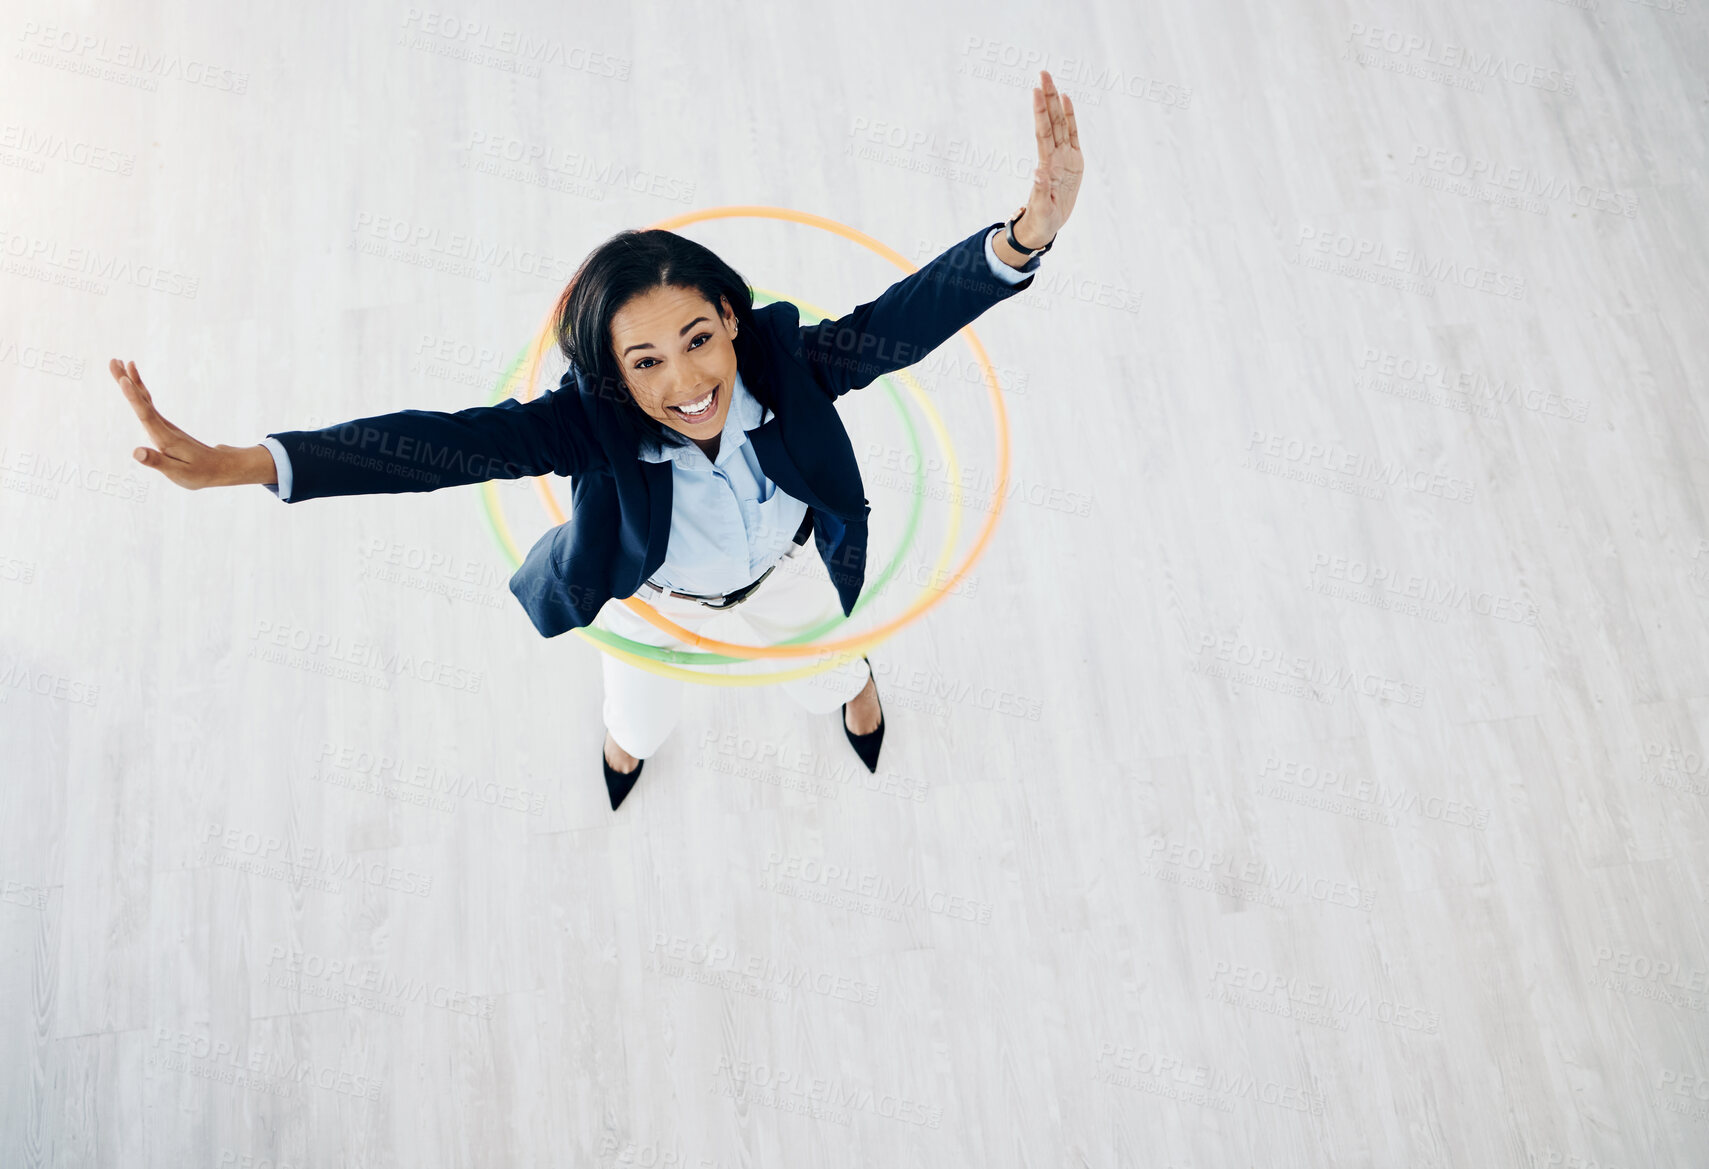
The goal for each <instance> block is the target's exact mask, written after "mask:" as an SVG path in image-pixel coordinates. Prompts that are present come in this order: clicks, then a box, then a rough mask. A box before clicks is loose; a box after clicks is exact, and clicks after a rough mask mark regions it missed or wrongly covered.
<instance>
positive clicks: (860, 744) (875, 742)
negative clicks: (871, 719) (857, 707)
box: [843, 656, 884, 772]
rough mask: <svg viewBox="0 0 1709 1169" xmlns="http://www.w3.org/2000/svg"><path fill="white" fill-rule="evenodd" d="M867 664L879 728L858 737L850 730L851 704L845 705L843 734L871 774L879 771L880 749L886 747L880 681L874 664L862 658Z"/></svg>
mask: <svg viewBox="0 0 1709 1169" xmlns="http://www.w3.org/2000/svg"><path fill="white" fill-rule="evenodd" d="M860 660H861V661H863V662H866V674H867V677H869V678H871V679H872V696H873V698H875V699H877V700H878V726H877V727H875V728H873V729H872V730H870V731H868V732H867V733H866V734H864V735H857V734H855V733H854V732H853V731H851V730H849V704H848V703H846V702H845V703H843V734H844V735H846V736H847V737H848V740H849V746H851V747H853V748H854V749H855V754H856V755H859V756H860V761H861V762H862V763H864V764H866V769H867V770H868V771H871V772H876V771H877V770H878V749H879V747H881V746H883V745H884V700H883V699H880V698H878V679H877V677H875V676H874V675H873V673H872V663H871V662H870V661H867V659H866V658H865V657H864V656H862V658H861V659H860Z"/></svg>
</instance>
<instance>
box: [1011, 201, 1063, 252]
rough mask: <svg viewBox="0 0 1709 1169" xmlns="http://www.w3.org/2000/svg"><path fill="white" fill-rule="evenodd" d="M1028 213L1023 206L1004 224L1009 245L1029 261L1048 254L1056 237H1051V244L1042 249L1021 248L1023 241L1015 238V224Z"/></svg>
mask: <svg viewBox="0 0 1709 1169" xmlns="http://www.w3.org/2000/svg"><path fill="white" fill-rule="evenodd" d="M1026 213H1027V209H1026V208H1025V207H1024V206H1023V207H1022V208H1021V209H1020V210H1019V211H1017V212H1015V213H1014V214H1013V215H1011V216H1009V220H1008V222H1007V223H1005V224H1003V233H1004V235H1005V236H1006V237H1007V242H1008V245H1009V246H1010V247H1011V248H1014V249H1015V250H1016V251H1017V252H1019V253H1021V255H1023V256H1025V257H1026V258H1027V259H1028V260H1031V259H1032V258H1033V257H1034V256H1042V255H1044V254H1045V253H1046V252H1048V251H1050V245H1051V244H1054V243H1055V242H1056V237H1055V236H1054V235H1053V236H1051V237H1050V242H1049V243H1046V244H1045V245H1044V247H1042V248H1023V247H1022V246H1021V241H1020V240H1018V239H1016V238H1015V224H1017V223H1019V222H1020V221H1021V216H1023V215H1025V214H1026Z"/></svg>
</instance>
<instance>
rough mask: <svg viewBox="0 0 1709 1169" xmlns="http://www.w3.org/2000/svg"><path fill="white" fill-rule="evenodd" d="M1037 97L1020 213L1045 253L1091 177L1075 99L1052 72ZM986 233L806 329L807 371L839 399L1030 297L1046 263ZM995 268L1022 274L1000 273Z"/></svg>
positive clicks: (1030, 240) (1019, 236)
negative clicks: (1027, 186) (1034, 148)
mask: <svg viewBox="0 0 1709 1169" xmlns="http://www.w3.org/2000/svg"><path fill="white" fill-rule="evenodd" d="M1039 76H1040V79H1041V81H1042V85H1041V86H1039V87H1037V88H1034V90H1033V134H1034V137H1035V139H1036V140H1037V145H1038V159H1039V161H1038V167H1037V168H1036V169H1035V170H1034V172H1033V184H1032V189H1031V191H1030V192H1029V193H1028V195H1027V201H1026V203H1025V204H1024V205H1023V207H1022V208H1021V210H1020V212H1019V213H1018V218H1017V219H1016V222H1015V225H1014V232H1015V239H1016V240H1017V242H1019V243H1020V245H1021V246H1022V247H1023V248H1026V249H1028V250H1032V249H1037V248H1042V247H1045V246H1046V245H1047V244H1049V243H1051V242H1052V241H1053V240H1054V239H1055V238H1056V233H1057V232H1058V231H1059V230H1060V229H1061V227H1062V225H1063V224H1064V223H1066V222H1067V220H1068V216H1069V214H1070V213H1071V212H1072V211H1073V210H1074V202H1075V199H1076V198H1077V197H1078V195H1079V191H1080V180H1081V176H1082V175H1083V173H1084V170H1085V167H1084V163H1083V160H1082V157H1081V153H1080V131H1079V127H1078V124H1077V123H1076V121H1075V118H1074V102H1073V99H1071V98H1069V97H1066V96H1064V95H1063V94H1060V93H1058V92H1057V89H1056V83H1055V82H1054V81H1053V80H1052V79H1051V76H1050V73H1049V72H1048V71H1041V72H1040V74H1039ZM992 227H995V228H996V229H997V230H996V231H995V233H993V231H992V230H991V228H989V227H988V228H981V229H980V230H979V231H978V232H976V233H975V234H974V235H972V236H969V237H968V238H967V239H965V240H963V241H962V242H961V243H959V244H956V245H955V246H954V247H952V248H950V249H949V250H948V251H946V252H944V253H943V254H942V255H939V256H938V257H937V258H936V259H934V260H932V262H931V263H929V264H927V265H926V266H925V267H924V268H922V269H921V270H920V271H918V272H915V273H914V274H913V275H911V276H907V277H904V278H903V279H902V280H899V281H897V282H896V283H895V284H893V285H891V286H890V287H889V288H887V289H885V291H884V293H883V294H882V295H880V296H879V298H878V299H877V300H874V301H871V302H869V303H867V304H863V305H860V306H859V307H857V308H856V309H855V310H854V311H853V312H851V313H849V314H847V315H846V316H843V317H840V318H838V319H836V320H827V321H821V322H819V323H818V324H816V325H809V326H806V327H804V328H801V329H800V337H801V347H802V350H803V356H804V357H805V359H806V362H807V367H808V369H809V370H810V371H811V372H812V374H813V376H814V378H815V380H817V381H818V383H819V385H820V387H821V388H822V389H823V390H824V391H825V393H826V394H828V395H829V396H830V397H831V398H833V399H835V398H838V397H841V396H842V395H843V394H846V393H848V392H849V391H850V390H858V389H860V388H861V387H863V386H866V385H870V384H871V383H872V382H873V381H874V380H876V379H877V378H879V377H881V376H883V375H884V374H887V373H890V372H891V371H892V370H896V369H901V368H902V367H903V366H907V365H912V364H914V363H915V362H917V361H919V360H920V359H921V358H923V357H924V356H926V354H928V353H930V352H931V351H932V350H934V349H936V348H937V347H938V346H939V345H941V344H943V342H944V341H946V340H948V339H949V337H950V336H952V335H953V334H954V333H955V332H956V330H958V329H960V328H962V327H963V326H965V325H967V324H968V323H969V322H971V321H973V320H976V319H977V318H978V317H979V315H980V314H981V313H983V312H984V311H985V310H986V309H988V308H990V307H991V306H992V305H994V304H996V303H997V302H998V301H1000V300H1003V299H1005V298H1007V297H1009V296H1013V295H1015V294H1016V293H1018V292H1021V291H1024V290H1025V289H1026V288H1027V287H1028V285H1029V284H1030V283H1031V280H1032V277H1031V273H1032V272H1033V271H1034V270H1035V269H1037V267H1038V265H1039V258H1038V257H1036V256H1035V257H1032V258H1031V260H1030V261H1029V260H1028V258H1027V256H1026V255H1025V254H1023V253H1021V252H1018V251H1016V250H1015V249H1014V248H1013V247H1011V246H1010V245H1009V242H1008V239H1007V232H1006V231H1004V230H1003V226H1002V224H994V225H992ZM996 261H1001V263H1002V265H1004V266H1006V267H1007V268H1009V269H1013V270H1015V272H1025V273H1027V275H1026V277H1025V278H1024V279H1019V280H1017V279H1016V278H1015V276H1014V274H1013V273H1012V272H999V271H998V270H997V267H996Z"/></svg>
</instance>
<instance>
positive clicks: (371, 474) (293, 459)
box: [267, 367, 604, 503]
mask: <svg viewBox="0 0 1709 1169" xmlns="http://www.w3.org/2000/svg"><path fill="white" fill-rule="evenodd" d="M572 371H573V367H572ZM574 386H575V383H574V381H573V380H572V379H571V377H570V375H569V374H566V375H565V378H564V383H563V384H561V385H560V386H559V388H558V389H556V390H553V391H551V392H549V393H546V394H543V395H541V396H540V397H538V398H535V399H533V400H531V401H528V402H521V401H518V400H517V399H515V398H506V399H505V400H504V401H502V402H499V403H497V404H495V405H492V406H471V407H469V408H468V409H465V410H455V411H441V410H399V411H397V412H395V413H392V414H377V415H374V416H373V417H370V418H357V419H354V420H352V421H350V422H341V423H338V424H336V425H333V426H328V427H326V428H325V429H324V430H286V431H280V432H277V433H274V434H269V435H268V436H267V437H269V438H271V439H274V440H276V441H277V442H278V443H279V445H280V446H282V447H284V448H285V452H286V454H287V455H288V456H289V459H290V466H291V490H290V494H289V497H288V498H286V499H285V502H287V503H301V502H303V501H304V500H308V499H319V498H322V497H323V496H330V495H389V494H395V493H398V492H404V491H438V490H440V489H441V488H444V487H460V486H463V485H465V484H469V483H483V482H485V481H487V480H488V479H523V478H529V477H532V476H535V475H548V474H556V475H579V474H582V473H583V472H585V471H588V470H590V469H592V467H593V466H594V465H595V464H596V463H599V462H603V461H604V456H603V454H602V453H601V451H600V448H599V445H598V444H597V443H596V442H595V441H594V440H593V438H592V430H591V428H590V427H589V426H588V423H587V415H586V412H585V411H584V410H583V409H582V404H581V401H580V399H579V398H578V397H577V391H576V389H575V388H574Z"/></svg>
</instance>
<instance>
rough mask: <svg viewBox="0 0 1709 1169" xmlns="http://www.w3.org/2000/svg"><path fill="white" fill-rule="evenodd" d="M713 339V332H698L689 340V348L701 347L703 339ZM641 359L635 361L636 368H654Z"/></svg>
mask: <svg viewBox="0 0 1709 1169" xmlns="http://www.w3.org/2000/svg"><path fill="white" fill-rule="evenodd" d="M711 339H712V334H711V333H698V334H696V335H695V337H694V339H693V340H692V341H690V342H689V345H688V347H689V348H690V349H699V348H700V342H702V341H710V340H711ZM656 360H658V359H657V358H654V357H643V358H642V359H641V361H656ZM641 361H637V362H636V363H635V368H636V369H652V368H653V367H652V366H650V365H642V364H641Z"/></svg>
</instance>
